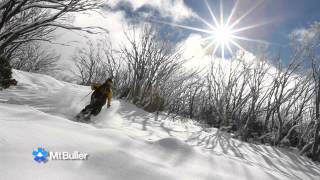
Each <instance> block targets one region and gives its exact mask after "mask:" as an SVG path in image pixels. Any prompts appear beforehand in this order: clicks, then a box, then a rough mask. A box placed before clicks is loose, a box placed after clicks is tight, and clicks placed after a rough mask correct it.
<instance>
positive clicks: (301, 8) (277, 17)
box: [55, 0, 320, 67]
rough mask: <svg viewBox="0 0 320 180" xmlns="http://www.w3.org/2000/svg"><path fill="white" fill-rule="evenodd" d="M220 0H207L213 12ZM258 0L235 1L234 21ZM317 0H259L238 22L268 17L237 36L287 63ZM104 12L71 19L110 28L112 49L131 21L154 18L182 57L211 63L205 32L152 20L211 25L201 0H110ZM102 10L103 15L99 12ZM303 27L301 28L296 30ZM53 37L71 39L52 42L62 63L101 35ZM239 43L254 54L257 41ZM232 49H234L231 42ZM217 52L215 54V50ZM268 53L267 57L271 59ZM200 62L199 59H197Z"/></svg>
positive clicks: (319, 14)
mask: <svg viewBox="0 0 320 180" xmlns="http://www.w3.org/2000/svg"><path fill="white" fill-rule="evenodd" d="M219 2H220V0H208V3H209V5H210V7H211V8H212V10H213V11H214V14H215V15H216V16H217V18H219V13H220V12H219ZM235 2H236V0H223V5H224V16H227V15H228V14H230V11H231V9H232V8H233V6H234V4H235ZM256 2H258V1H257V0H239V6H238V8H237V11H236V13H235V15H234V16H233V17H234V18H233V19H232V21H235V20H236V19H237V18H239V17H241V16H242V15H243V14H244V13H245V12H246V11H248V10H249V9H250V8H252V7H253V6H254V4H255V3H256ZM319 7H320V0H264V1H263V3H262V4H261V5H260V6H258V7H257V8H256V9H254V11H252V12H251V13H250V14H249V15H248V16H246V18H244V19H243V20H242V21H241V22H240V23H239V24H238V26H236V27H244V26H248V25H252V24H257V23H263V22H268V24H266V25H264V26H261V27H257V28H254V29H251V30H248V31H244V32H241V33H239V35H241V36H244V37H248V38H251V39H259V40H264V41H267V42H270V44H269V49H268V50H269V51H268V53H269V54H270V55H271V56H272V57H274V56H276V55H278V52H279V51H280V53H281V56H282V59H283V60H284V61H286V62H288V59H289V57H290V47H289V43H290V39H289V35H290V34H291V33H292V32H295V31H298V30H306V29H307V28H308V26H309V25H311V24H312V23H313V22H315V21H318V22H319V21H320V10H319ZM101 12H102V13H91V14H90V13H86V14H77V15H76V16H75V21H74V24H75V25H76V26H85V27H87V26H101V27H104V28H106V29H108V31H109V34H108V37H109V39H110V41H111V43H112V44H113V48H115V49H117V48H119V45H123V44H125V43H126V38H125V35H124V32H125V31H128V28H127V27H128V25H130V24H132V23H135V24H136V25H137V26H139V25H141V24H143V23H144V22H146V21H148V22H152V23H154V24H155V25H157V26H158V27H160V28H161V31H162V33H163V34H164V33H170V35H171V36H170V37H171V40H172V42H173V43H176V44H177V45H181V44H183V45H185V48H184V50H185V52H184V56H183V57H184V58H185V59H192V61H193V64H195V65H196V64H202V63H207V62H210V61H211V60H212V59H210V58H209V57H204V54H206V52H205V51H204V50H203V49H204V48H203V45H202V38H204V37H206V36H208V34H206V33H200V32H196V31H191V30H186V29H182V28H177V27H173V26H170V25H166V24H162V23H159V22H155V21H165V22H171V23H176V24H181V25H188V26H193V27H198V28H208V27H207V26H206V25H205V24H204V23H203V22H201V21H200V20H198V19H197V18H195V16H197V15H198V16H200V17H202V18H203V19H205V20H207V21H210V23H212V24H213V22H212V18H211V15H210V13H209V11H208V9H207V7H206V5H205V2H204V0H108V1H107V4H106V5H105V7H104V8H103V9H102V10H101ZM101 14H103V15H102V16H101ZM300 32H303V31H300ZM57 34H59V35H60V36H59V37H60V38H58V39H57V42H60V43H65V44H70V46H67V47H66V46H59V45H56V46H55V49H56V51H57V52H59V54H60V55H61V61H62V63H65V64H67V66H70V67H72V66H73V65H72V61H71V60H70V59H72V56H73V55H74V54H75V53H76V51H75V50H76V49H78V48H86V42H87V41H88V39H87V38H84V37H83V36H87V37H89V38H90V39H91V40H93V41H95V40H97V39H100V38H101V35H88V34H86V35H82V36H81V35H80V34H81V33H80V32H76V33H74V32H70V31H64V30H60V31H59V32H57ZM236 42H237V43H239V44H240V45H241V46H243V47H245V48H246V49H247V50H248V51H250V52H252V53H253V54H255V52H256V50H257V48H259V47H261V44H259V43H252V42H245V41H241V40H237V41H236ZM233 48H234V49H233V50H235V49H236V48H235V47H234V46H233ZM218 55H219V54H218ZM272 57H271V58H272ZM199 62H200V63H199Z"/></svg>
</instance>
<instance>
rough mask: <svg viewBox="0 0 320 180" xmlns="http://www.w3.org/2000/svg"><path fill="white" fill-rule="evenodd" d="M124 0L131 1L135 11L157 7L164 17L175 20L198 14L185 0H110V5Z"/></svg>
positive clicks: (125, 0) (113, 6)
mask: <svg viewBox="0 0 320 180" xmlns="http://www.w3.org/2000/svg"><path fill="white" fill-rule="evenodd" d="M123 2H124V3H130V5H131V6H132V7H133V10H134V11H136V10H138V9H139V8H142V7H148V6H149V7H152V8H155V9H157V10H158V11H159V13H160V15H161V16H162V17H165V18H171V19H172V20H173V21H182V20H184V19H186V18H190V17H194V16H195V15H196V13H195V12H193V11H192V10H191V9H190V8H189V7H187V5H186V4H185V3H184V1H183V0H135V1H132V0H110V1H108V5H109V6H111V7H112V8H115V7H116V6H117V5H119V4H120V3H123Z"/></svg>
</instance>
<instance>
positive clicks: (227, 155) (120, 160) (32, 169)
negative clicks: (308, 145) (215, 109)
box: [0, 70, 320, 180]
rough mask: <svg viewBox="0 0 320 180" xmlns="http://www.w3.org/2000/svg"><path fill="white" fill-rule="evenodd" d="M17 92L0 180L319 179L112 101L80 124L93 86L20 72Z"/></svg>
mask: <svg viewBox="0 0 320 180" xmlns="http://www.w3.org/2000/svg"><path fill="white" fill-rule="evenodd" d="M13 75H14V78H15V79H17V80H18V86H16V87H11V88H9V89H7V90H3V91H0V152H1V153H0V158H1V163H0V179H1V180H7V179H8V180H9V179H10V180H11V179H14V180H15V179H23V180H26V179H68V180H70V179H71V180H72V179H77V180H79V179H95V180H99V179H104V180H105V179H110V180H122V179H123V180H125V179H133V180H135V179H137V180H143V179H145V180H154V179H155V180H157V179H173V180H175V179H181V180H189V179H190V180H198V179H199V180H200V179H201V180H202V179H204V180H213V179H219V180H227V179H238V180H242V179H243V180H247V179H263V180H265V179H279V180H280V179H281V180H286V179H288V180H289V179H290V180H319V179H320V166H319V164H316V163H314V162H312V161H310V160H309V159H307V158H305V157H302V156H299V155H296V154H295V153H293V152H288V151H286V150H284V149H279V148H275V147H270V146H264V145H254V144H249V143H244V142H240V141H238V140H235V139H232V138H231V137H230V135H229V134H227V133H225V132H221V131H219V130H217V129H214V128H211V129H205V130H204V129H202V128H200V127H198V126H197V125H196V123H194V122H193V121H191V120H183V121H182V120H176V121H172V118H171V117H167V116H166V115H164V114H160V115H159V116H155V115H154V114H151V113H147V112H145V111H143V110H141V109H139V108H137V107H136V106H134V105H132V104H130V103H127V102H125V101H122V100H113V102H112V107H111V108H110V109H107V108H105V107H104V108H103V109H102V111H101V113H100V114H99V115H98V116H96V117H93V118H92V121H91V122H90V123H80V122H75V121H74V118H73V117H74V116H75V115H76V114H77V113H78V112H79V111H80V110H81V109H82V108H83V107H84V106H85V105H86V104H87V103H88V102H89V99H90V96H87V97H86V98H83V97H84V96H86V95H87V94H88V93H89V92H90V89H89V88H88V87H84V86H79V85H74V84H70V83H65V82H60V81H57V80H55V79H54V78H52V77H49V76H45V75H39V74H34V73H27V72H22V71H17V70H14V74H13ZM37 147H44V148H46V149H48V150H49V151H68V152H73V151H80V152H85V153H89V158H88V160H86V161H79V160H78V161H52V160H49V162H47V163H45V164H38V163H36V162H34V161H33V156H32V155H31V153H32V151H33V150H34V149H36V148H37Z"/></svg>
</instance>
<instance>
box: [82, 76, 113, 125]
mask: <svg viewBox="0 0 320 180" xmlns="http://www.w3.org/2000/svg"><path fill="white" fill-rule="evenodd" d="M112 83H113V82H112V79H111V78H108V79H107V80H106V81H105V82H104V83H103V84H92V85H91V89H92V90H93V93H92V95H91V100H90V104H89V105H87V106H86V107H85V108H84V109H83V110H82V111H81V112H80V113H79V114H78V115H77V116H76V118H77V119H84V120H90V116H91V115H94V116H96V115H98V114H99V113H100V111H101V109H102V107H103V106H104V105H105V104H106V101H107V100H108V102H107V108H110V106H111V99H112Z"/></svg>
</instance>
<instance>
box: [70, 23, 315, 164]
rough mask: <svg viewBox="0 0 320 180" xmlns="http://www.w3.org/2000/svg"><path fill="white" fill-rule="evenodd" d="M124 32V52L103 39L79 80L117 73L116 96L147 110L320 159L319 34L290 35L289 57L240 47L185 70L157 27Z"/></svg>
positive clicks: (84, 60) (83, 63) (81, 59)
mask: <svg viewBox="0 0 320 180" xmlns="http://www.w3.org/2000/svg"><path fill="white" fill-rule="evenodd" d="M312 28H319V27H318V26H317V27H316V26H314V27H312ZM319 34H320V33H319ZM125 35H126V37H127V40H128V42H129V43H128V44H129V45H126V46H122V48H121V51H120V52H119V51H114V50H112V47H111V46H110V45H109V46H108V48H107V50H106V49H105V48H103V47H106V46H105V45H101V44H109V43H108V41H104V43H100V44H99V45H98V46H97V47H95V46H94V45H92V44H91V45H90V48H89V50H88V51H86V52H87V53H86V54H83V55H84V56H82V55H79V56H78V58H75V61H76V64H77V67H78V74H79V75H80V81H81V84H85V85H88V84H90V83H93V82H96V81H99V80H100V81H101V77H104V76H106V77H108V76H110V77H114V82H115V83H116V84H115V87H114V88H115V93H116V94H117V96H118V97H119V98H125V99H127V100H129V101H131V102H133V103H134V104H136V105H138V106H140V107H143V108H144V109H145V110H147V111H150V112H157V111H166V112H167V113H168V114H176V115H181V116H184V117H187V118H192V119H195V120H196V121H198V122H199V123H201V124H202V125H204V126H207V127H217V128H222V129H224V130H227V131H229V132H230V133H232V134H233V136H234V137H235V138H239V139H241V140H243V141H249V142H256V143H266V144H270V145H275V146H284V147H295V148H297V149H299V150H300V153H301V154H306V155H308V156H310V157H312V158H313V159H314V160H319V156H320V149H319V130H320V127H319V126H320V125H319V124H320V123H319V122H320V120H319V117H320V109H319V108H320V100H319V96H320V95H319V92H320V91H319V89H320V86H319V81H320V74H319V68H320V66H319V65H320V64H319V62H320V61H319V57H318V56H317V47H319V42H320V41H319V40H317V39H316V38H315V39H314V40H313V41H312V43H311V42H308V43H306V42H301V41H298V40H296V39H295V37H292V42H293V43H292V54H291V56H290V59H289V60H286V61H283V60H282V59H281V57H280V56H277V57H274V58H270V57H267V55H266V54H267V52H264V51H263V52H262V53H260V54H258V55H256V56H255V57H254V58H253V59H252V58H251V59H250V58H248V57H247V56H246V54H245V53H244V52H242V53H237V55H235V56H234V57H233V58H232V59H230V60H227V61H226V60H221V59H215V58H213V59H212V63H211V66H210V67H209V68H207V71H206V72H203V71H201V72H200V71H192V70H188V68H185V66H184V62H185V59H183V58H182V56H181V53H182V51H181V49H179V48H177V47H174V46H172V44H170V41H168V40H166V39H165V38H159V37H160V36H159V32H158V31H157V29H156V28H153V27H152V26H148V25H147V26H145V27H144V29H143V31H141V32H140V34H139V35H137V32H136V31H135V29H134V28H133V29H131V30H130V31H128V32H126V33H125ZM77 54H81V53H77ZM101 63H102V64H101ZM97 68H98V70H96V69H97ZM99 68H102V69H99ZM189 69H190V68H189ZM99 72H102V73H99ZM94 73H98V74H94Z"/></svg>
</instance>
